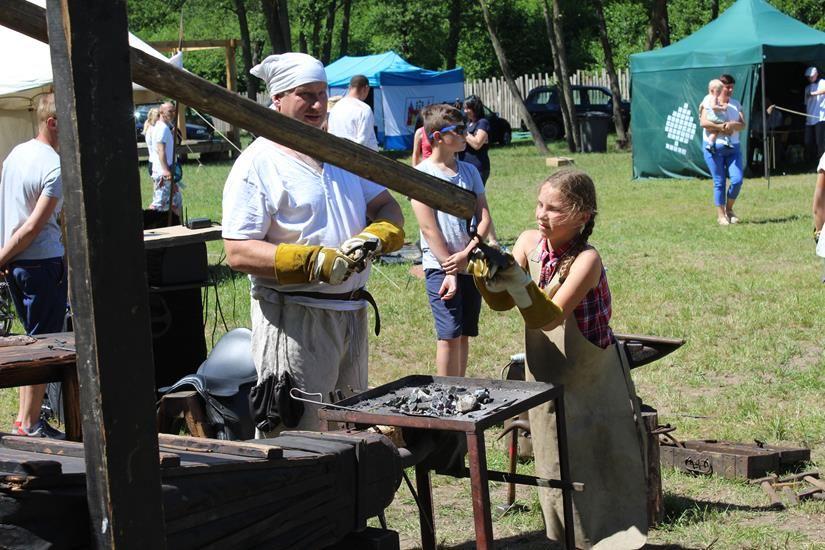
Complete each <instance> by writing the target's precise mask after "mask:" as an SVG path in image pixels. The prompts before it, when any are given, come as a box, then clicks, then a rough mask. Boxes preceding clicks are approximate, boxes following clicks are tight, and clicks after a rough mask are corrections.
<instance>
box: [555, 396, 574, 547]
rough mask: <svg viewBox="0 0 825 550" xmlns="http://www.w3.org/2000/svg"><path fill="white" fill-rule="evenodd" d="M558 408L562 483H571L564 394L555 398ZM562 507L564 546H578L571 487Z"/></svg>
mask: <svg viewBox="0 0 825 550" xmlns="http://www.w3.org/2000/svg"><path fill="white" fill-rule="evenodd" d="M553 405H554V408H555V410H556V434H557V436H558V443H559V475H560V477H561V481H562V483H568V484H569V483H571V479H570V458H569V454H568V449H567V418H566V417H565V413H564V394H563V393H562V394H561V395H559V396H558V397H557V398H556V399H554V400H553ZM561 501H562V509H563V511H564V514H563V515H564V546H565V548H567V549H568V550H574V549H575V548H576V534H575V531H574V529H575V527H573V495H572V494H571V493H570V489H564V488H562V490H561Z"/></svg>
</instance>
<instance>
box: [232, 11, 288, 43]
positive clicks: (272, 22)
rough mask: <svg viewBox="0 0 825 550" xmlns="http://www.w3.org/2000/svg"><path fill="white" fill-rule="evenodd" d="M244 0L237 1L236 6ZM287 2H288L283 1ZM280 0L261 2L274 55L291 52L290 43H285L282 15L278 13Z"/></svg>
mask: <svg viewBox="0 0 825 550" xmlns="http://www.w3.org/2000/svg"><path fill="white" fill-rule="evenodd" d="M239 1H242V0H235V4H237V3H238V2H239ZM283 1H286V0H283ZM277 4H278V0H261V11H262V12H263V15H264V25H266V32H267V34H268V35H269V43H270V45H271V46H272V53H283V52H286V51H289V49H288V45H287V44H288V42H285V41H284V36H283V30H282V28H281V21H280V14H279V12H278V10H279V6H278V5H277Z"/></svg>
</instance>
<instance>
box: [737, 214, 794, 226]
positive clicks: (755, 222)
mask: <svg viewBox="0 0 825 550" xmlns="http://www.w3.org/2000/svg"><path fill="white" fill-rule="evenodd" d="M801 218H802V216H800V215H799V214H794V215H792V216H785V217H784V218H765V219H762V220H760V219H755V220H743V221H742V225H748V224H753V225H764V224H766V223H788V222H794V221H796V220H799V219H801Z"/></svg>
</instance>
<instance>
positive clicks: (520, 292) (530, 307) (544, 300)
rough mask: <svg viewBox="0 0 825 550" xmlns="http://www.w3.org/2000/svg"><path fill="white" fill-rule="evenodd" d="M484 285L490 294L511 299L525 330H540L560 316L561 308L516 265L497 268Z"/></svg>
mask: <svg viewBox="0 0 825 550" xmlns="http://www.w3.org/2000/svg"><path fill="white" fill-rule="evenodd" d="M484 284H485V286H486V287H487V290H489V291H490V292H492V293H501V292H506V293H507V294H508V295H509V296H511V297H512V299H513V302H515V305H516V307H518V309H519V312H520V313H521V316H522V317H523V318H524V323H525V324H526V325H527V328H532V329H538V328H541V327H543V326H545V325H548V324H550V323H552V322H553V321H555V320H556V319H558V318H559V317H561V316H562V310H561V308H559V306H557V305H556V304H554V303H553V300H551V299H550V298H549V297H548V296H547V295H546V294H544V292H542V291H541V289H540V288H539V287H538V285H536V283H535V282H534V281H533V279H531V278H530V274H529V273H527V272H526V271H525V270H524V269H522V267H521V266H520V265H518V264H516V263H513V264H512V265H510V266H508V267H504V268H499V269H498V271H496V273H495V275H494V276H493V277H492V279H490V280H485V281H484Z"/></svg>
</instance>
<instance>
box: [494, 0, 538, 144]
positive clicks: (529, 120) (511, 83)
mask: <svg viewBox="0 0 825 550" xmlns="http://www.w3.org/2000/svg"><path fill="white" fill-rule="evenodd" d="M478 3H479V5H480V6H481V12H482V13H483V15H484V22H485V23H486V24H487V32H488V33H489V34H490V42H492V44H493V49H494V50H495V52H496V57H497V58H498V64H499V65H500V66H501V73H502V75H504V80H506V81H507V86H508V87H509V88H510V92H511V93H512V94H513V96H514V97H515V98H516V103H517V104H518V106H519V111H521V116H522V118H523V119H524V122H525V123H526V124H527V128H528V129H529V130H530V134H532V136H533V143H535V145H536V149H537V150H538V152H539V154H540V155H542V156H545V157H546V156H547V155H549V154H550V151H548V150H547V145H545V144H544V138H542V137H541V133H540V132H539V129H538V127H537V126H536V123H535V122H534V121H533V117H531V116H530V113H529V112H528V111H527V106H526V105H525V104H524V99H522V97H521V92H519V89H518V86H516V82H515V80H513V77H512V75H511V73H510V63H509V62H508V61H507V56H506V55H505V54H504V48H502V47H501V42H499V40H498V36H496V31H495V29H494V28H493V22H492V20H491V19H490V12H489V11H488V10H487V5H486V4H485V3H484V0H478Z"/></svg>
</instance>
